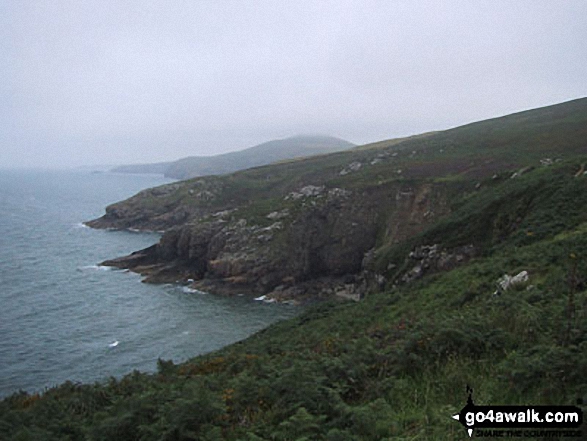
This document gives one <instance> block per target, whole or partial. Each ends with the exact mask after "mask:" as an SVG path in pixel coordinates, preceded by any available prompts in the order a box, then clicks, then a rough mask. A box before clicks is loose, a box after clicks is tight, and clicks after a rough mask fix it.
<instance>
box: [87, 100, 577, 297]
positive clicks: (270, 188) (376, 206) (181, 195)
mask: <svg viewBox="0 0 587 441" xmlns="http://www.w3.org/2000/svg"><path fill="white" fill-rule="evenodd" d="M586 136H587V100H586V99H583V100H576V101H573V102H570V103H565V104H561V105H557V106H551V107H548V108H544V109H537V110H534V111H529V112H523V113H521V114H515V115H511V116H509V117H503V118H498V119H495V120H490V121H484V122H481V123H476V124H471V125H468V126H464V127H461V128H457V129H452V130H449V131H446V132H438V133H434V134H429V135H427V136H422V137H414V138H409V139H406V140H403V141H402V140H400V141H398V140H391V141H388V142H380V143H377V144H376V145H373V146H364V147H361V148H360V149H355V150H352V151H348V152H341V153H335V154H331V155H324V156H320V157H316V158H308V159H304V160H295V161H289V162H284V163H279V164H274V165H270V166H264V167H258V168H253V169H249V170H245V171H241V172H238V173H234V174H231V175H225V176H208V177H201V178H196V179H192V180H188V181H183V182H177V183H173V184H167V185H164V186H161V187H157V188H153V189H148V190H144V191H142V192H140V193H139V194H137V195H136V196H134V197H132V198H130V199H128V200H126V201H123V202H119V203H116V204H113V205H111V206H109V207H107V209H106V214H105V215H104V216H103V217H102V218H100V219H96V220H94V221H90V222H88V223H87V224H88V225H89V226H91V227H95V228H116V229H137V230H156V231H162V232H164V234H163V237H162V238H161V241H160V242H159V243H158V244H156V245H154V246H152V247H150V248H147V249H146V250H142V251H139V252H137V253H133V254H132V255H130V256H127V257H122V258H118V259H113V260H110V261H107V262H105V264H106V265H114V266H118V267H123V268H130V269H132V270H134V271H137V272H139V273H141V274H144V275H145V276H146V281H150V282H180V283H187V284H190V285H191V286H193V287H194V288H197V289H201V290H206V291H211V292H216V293H226V294H237V293H249V294H254V295H261V294H268V295H269V296H270V297H275V298H281V299H292V298H294V299H306V298H309V297H312V298H313V297H321V296H328V295H334V294H337V295H340V296H343V297H351V298H358V297H360V296H361V295H362V294H364V293H365V292H366V291H368V290H369V289H373V288H376V287H381V286H384V285H386V284H393V283H401V282H402V281H408V280H412V279H413V278H417V277H418V276H419V274H421V273H422V272H423V271H425V270H426V268H425V267H426V262H436V260H437V259H436V257H435V256H436V254H437V253H438V256H442V259H441V261H442V262H444V263H442V262H440V261H439V262H436V263H434V265H432V266H435V267H438V268H444V267H447V266H452V265H453V264H455V262H456V263H458V262H460V261H462V260H463V259H465V260H466V259H468V258H470V257H472V256H473V255H474V254H475V252H476V251H475V250H476V248H475V247H474V246H472V244H469V243H465V242H462V241H461V242H462V243H461V242H459V241H454V243H453V244H452V245H451V246H453V251H454V252H453V251H451V249H448V248H446V247H445V248H442V249H441V248H438V247H436V244H435V243H430V244H420V245H421V246H424V245H426V246H427V247H428V248H422V249H428V250H430V249H432V250H434V253H433V254H434V255H435V256H427V257H426V259H421V260H422V262H420V263H418V264H417V265H415V266H414V267H413V268H412V269H409V268H404V269H406V270H408V271H411V273H410V274H411V275H406V273H404V274H400V273H399V272H398V271H399V270H400V269H401V268H402V267H403V266H405V265H408V266H409V265H410V260H409V259H410V258H409V256H408V253H409V252H410V247H412V246H413V244H412V242H410V241H412V239H413V238H415V237H416V236H417V235H418V234H420V233H421V232H423V231H424V230H426V229H427V228H428V227H430V226H432V225H433V224H435V223H436V222H438V221H439V220H442V219H445V218H446V216H447V215H448V214H450V213H451V212H453V211H454V210H457V209H459V207H460V206H462V205H463V204H464V203H465V202H467V201H470V200H475V199H476V198H477V196H476V195H477V194H478V193H483V191H484V190H485V189H488V188H493V187H496V186H499V185H501V183H504V182H507V181H508V180H511V179H516V178H518V177H519V176H521V175H523V174H524V173H526V172H527V171H528V170H530V169H532V168H540V167H548V166H550V165H551V164H554V163H556V162H557V161H560V160H562V158H565V157H569V156H572V155H577V154H581V153H587V145H586V144H585V143H584V139H585V137H586ZM488 213H489V214H491V213H492V211H491V210H488ZM489 217H490V216H489ZM489 217H488V218H489ZM481 221H483V222H485V221H486V219H485V220H483V219H481ZM481 221H479V225H481V224H482V222H481ZM463 222H465V223H464V224H463V228H468V227H467V223H466V222H467V221H463ZM488 225H489V224H488ZM479 234H480V235H481V236H482V235H483V231H481V230H480V233H479ZM434 240H435V241H437V242H438V241H440V242H441V241H442V234H440V235H438V234H437V235H436V236H435V239H434ZM406 247H407V248H406ZM402 253H403V254H402ZM416 254H417V253H416ZM406 259H407V260H406ZM435 259H436V260H435ZM405 262H408V263H407V264H406V263H405ZM447 262H448V263H447ZM437 263H438V264H437ZM441 263H442V264H441ZM445 263H446V265H445ZM412 273H413V274H412Z"/></svg>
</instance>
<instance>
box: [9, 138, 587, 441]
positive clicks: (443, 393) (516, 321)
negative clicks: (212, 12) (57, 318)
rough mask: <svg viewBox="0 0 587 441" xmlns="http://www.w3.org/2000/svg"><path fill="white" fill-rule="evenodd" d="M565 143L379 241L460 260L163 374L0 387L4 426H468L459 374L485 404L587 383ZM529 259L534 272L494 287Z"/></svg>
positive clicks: (581, 218) (260, 429) (582, 226)
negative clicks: (447, 211) (28, 390)
mask: <svg viewBox="0 0 587 441" xmlns="http://www.w3.org/2000/svg"><path fill="white" fill-rule="evenodd" d="M463 130H464V129H463ZM467 130H470V128H469V129H467ZM476 130H477V129H476ZM583 139H585V138H583ZM579 144H580V142H579V141H577V145H579ZM496 148H497V147H496ZM503 150H504V151H506V150H507V151H509V150H511V149H507V148H505V147H503ZM542 153H543V152H540V153H539V154H537V156H536V157H543V156H541V154H542ZM565 156H566V157H571V158H570V159H569V160H567V161H563V162H561V163H559V164H556V165H554V166H551V167H544V168H538V169H535V170H533V171H531V172H528V173H526V174H525V175H523V176H521V177H519V178H516V179H497V180H491V179H490V180H488V181H487V182H486V183H485V184H484V186H483V188H482V189H481V190H480V191H478V192H476V193H470V194H464V195H462V197H461V198H460V199H459V200H455V201H454V211H453V213H452V214H451V215H450V217H448V218H446V219H444V220H443V221H442V222H441V223H439V224H436V225H434V226H432V227H431V228H429V229H428V230H427V231H425V232H423V233H422V234H420V235H418V236H417V237H414V238H412V239H411V241H410V243H409V244H408V245H406V244H399V245H397V246H396V247H393V246H389V247H388V248H387V249H385V250H382V252H381V253H380V255H379V259H381V262H379V264H380V265H382V266H383V265H385V264H386V263H387V262H390V261H394V259H396V258H397V259H399V258H400V257H398V256H404V257H405V251H406V249H409V248H410V247H412V246H415V245H418V244H431V243H440V244H441V245H445V246H456V245H460V244H464V243H471V242H474V243H476V244H477V245H478V246H479V247H480V249H481V250H482V254H481V255H480V256H479V257H478V258H476V259H475V260H472V261H470V262H468V263H467V264H466V265H463V266H461V267H458V268H456V269H454V270H452V271H450V272H445V273H437V274H431V275H429V276H427V277H425V278H423V279H421V280H419V281H417V282H414V283H412V284H409V285H404V286H400V287H399V288H398V289H395V290H391V291H385V292H380V293H373V294H371V295H369V296H367V298H366V299H365V300H364V301H362V302H360V303H326V304H321V305H318V306H316V307H313V308H309V309H308V310H306V311H305V312H303V313H302V314H300V316H299V317H297V318H295V319H292V320H289V321H285V322H281V323H278V324H276V325H273V326H271V327H270V328H268V329H266V330H264V331H262V332H260V333H258V334H256V335H255V336H253V337H251V338H249V339H247V340H245V341H243V342H240V343H237V344H235V345H231V346H229V347H226V348H224V349H223V350H221V351H217V352H214V353H211V354H208V355H206V356H201V357H197V358H195V359H193V360H191V361H189V362H186V363H184V364H181V365H174V364H173V363H171V362H164V361H161V362H160V364H159V374H155V375H147V374H141V373H138V372H135V373H133V374H130V375H128V376H127V377H125V378H123V379H121V380H118V381H117V380H111V381H110V382H109V383H107V384H104V385H99V384H96V385H73V384H64V385H61V386H59V387H56V388H53V389H50V390H48V391H47V392H46V393H45V394H43V395H42V396H38V395H27V394H15V395H14V396H12V397H10V398H8V399H6V400H4V401H3V402H1V403H0V438H1V439H4V438H6V439H85V438H89V439H97V440H98V439H104V440H107V439H108V440H109V439H129V440H132V439H145V440H151V439H153V440H155V439H169V440H171V439H186V440H187V439H198V440H215V439H235V440H236V439H245V440H259V439H265V440H290V439H292V440H293V439H310V440H322V439H324V440H371V439H372V440H381V439H438V440H441V439H465V438H466V435H465V433H464V429H463V428H462V426H460V425H459V424H458V423H457V422H455V421H453V420H452V419H451V418H450V415H452V414H454V413H455V412H457V411H458V410H460V409H461V407H462V406H463V405H464V404H465V400H466V394H465V385H466V384H469V385H471V386H472V387H473V388H474V390H475V402H476V404H546V403H551V404H574V403H575V401H576V400H577V398H580V397H583V398H587V379H586V378H585V375H584V373H585V372H587V340H586V337H587V289H586V288H587V285H586V283H587V280H586V279H585V277H586V275H587V255H586V254H585V250H587V211H586V210H585V208H584V207H586V206H587V191H585V190H587V176H585V175H580V176H577V177H576V176H575V175H576V173H577V171H578V170H580V168H581V165H582V164H584V163H586V162H587V157H583V156H577V157H574V158H572V157H573V156H575V155H573V151H572V149H570V148H569V149H568V153H565ZM256 172H258V170H257V171H256ZM251 173H255V171H252V172H251ZM233 179H240V178H233ZM361 182H362V181H361V180H358V181H357V185H362V184H361ZM383 251H385V252H383ZM522 270H527V271H528V272H529V273H530V281H529V282H528V283H527V284H525V285H523V286H520V287H517V288H515V289H512V290H509V291H506V292H505V293H504V294H502V295H501V296H498V297H495V296H493V295H492V293H493V291H494V290H495V282H496V280H497V279H498V278H499V277H501V276H502V275H503V274H504V273H508V274H510V275H513V274H516V273H517V272H519V271H522ZM585 430H586V429H584V432H585ZM68 437H69V438H68Z"/></svg>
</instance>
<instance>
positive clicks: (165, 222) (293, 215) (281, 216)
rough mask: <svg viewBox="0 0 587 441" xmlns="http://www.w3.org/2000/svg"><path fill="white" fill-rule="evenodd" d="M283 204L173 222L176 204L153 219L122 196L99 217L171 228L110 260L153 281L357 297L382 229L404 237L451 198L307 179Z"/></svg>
mask: <svg viewBox="0 0 587 441" xmlns="http://www.w3.org/2000/svg"><path fill="white" fill-rule="evenodd" d="M150 195H152V191H150V192H149V193H147V194H143V195H142V196H139V197H140V198H143V197H150ZM280 202H281V203H282V204H283V205H284V206H285V208H282V209H281V210H278V211H270V212H267V213H263V214H262V216H259V214H258V213H256V216H254V217H253V216H251V215H248V216H247V214H246V213H245V212H244V211H245V210H242V209H240V210H239V209H238V208H237V209H233V210H224V211H220V212H215V213H208V212H207V211H206V210H202V211H200V212H197V211H191V212H189V214H186V216H191V217H192V219H191V220H190V221H189V222H188V223H186V224H184V225H177V224H176V222H178V220H180V219H182V217H179V216H176V215H175V214H174V213H175V212H174V210H173V209H171V210H170V211H169V212H167V213H165V214H162V215H159V214H157V213H154V212H152V213H150V215H151V216H152V217H149V215H145V213H140V214H139V212H136V213H135V212H133V210H132V208H130V206H125V205H124V204H122V205H119V206H114V207H111V208H109V211H108V213H107V215H106V216H105V217H104V218H103V219H102V220H101V221H98V222H95V223H94V224H93V225H94V226H96V225H100V222H102V223H106V221H108V222H113V223H114V225H117V226H118V227H120V226H132V227H134V228H136V227H137V226H148V227H151V228H153V227H157V226H159V225H161V226H165V227H167V228H168V230H167V231H166V232H165V234H164V235H163V237H162V238H161V240H160V242H159V243H158V244H156V245H155V246H153V247H150V248H147V249H145V250H142V251H140V252H137V253H133V254H132V255H130V256H127V257H123V258H119V259H113V260H110V261H106V262H104V264H105V265H113V266H117V267H121V268H129V269H132V270H133V271H137V272H139V273H141V274H143V275H145V276H146V281H148V282H179V283H186V284H189V285H190V286H192V287H193V288H196V289H200V290H205V291H211V292H215V293H223V294H239V293H249V294H250V293H253V294H255V295H269V297H273V298H278V299H282V300H285V299H298V300H304V299H307V298H309V297H322V296H328V295H336V294H338V295H341V296H345V297H352V298H358V297H360V295H361V294H362V293H363V292H364V291H365V290H366V288H367V286H368V285H369V284H370V283H372V282H373V280H374V278H375V277H376V275H375V274H373V273H372V272H370V271H369V269H368V268H367V263H368V259H366V255H367V256H368V255H369V251H370V250H371V252H372V250H373V249H374V248H375V247H376V245H377V240H378V237H379V238H380V236H381V235H386V236H390V237H393V238H394V240H396V241H397V240H400V239H401V238H405V237H408V236H410V235H412V234H414V233H416V232H418V231H421V229H422V228H423V227H424V226H425V225H426V224H427V223H428V221H430V220H432V219H434V218H436V217H437V215H438V214H441V212H443V211H446V203H445V201H441V200H440V199H438V198H434V197H432V189H431V188H430V186H427V185H421V186H409V187H405V186H402V185H399V186H397V185H394V186H391V187H390V186H382V187H380V188H370V189H367V190H355V191H352V190H345V189H342V188H337V187H336V188H329V189H328V188H326V187H325V186H313V185H307V186H304V187H302V188H300V189H298V190H297V191H293V192H290V193H288V194H286V195H284V196H282V198H281V201H280ZM133 203H134V202H133ZM184 212H187V211H184ZM109 225H112V224H109Z"/></svg>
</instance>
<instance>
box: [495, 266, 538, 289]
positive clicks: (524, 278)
mask: <svg viewBox="0 0 587 441" xmlns="http://www.w3.org/2000/svg"><path fill="white" fill-rule="evenodd" d="M528 280H530V276H529V275H528V271H522V272H520V273H518V274H516V275H515V276H510V275H508V274H504V275H503V276H501V277H500V278H499V279H498V280H497V282H496V283H497V290H496V291H495V292H494V293H493V295H499V294H501V293H504V292H506V291H507V290H509V289H510V288H513V287H515V286H518V285H521V284H524V283H526V282H528Z"/></svg>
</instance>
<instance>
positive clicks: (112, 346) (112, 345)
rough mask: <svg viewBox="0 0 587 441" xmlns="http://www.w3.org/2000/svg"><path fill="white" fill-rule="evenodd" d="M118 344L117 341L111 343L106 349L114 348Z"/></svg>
mask: <svg viewBox="0 0 587 441" xmlns="http://www.w3.org/2000/svg"><path fill="white" fill-rule="evenodd" d="M118 343H119V341H118V340H115V341H113V342H112V343H110V344H109V345H108V347H109V348H115V347H116V346H118Z"/></svg>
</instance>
